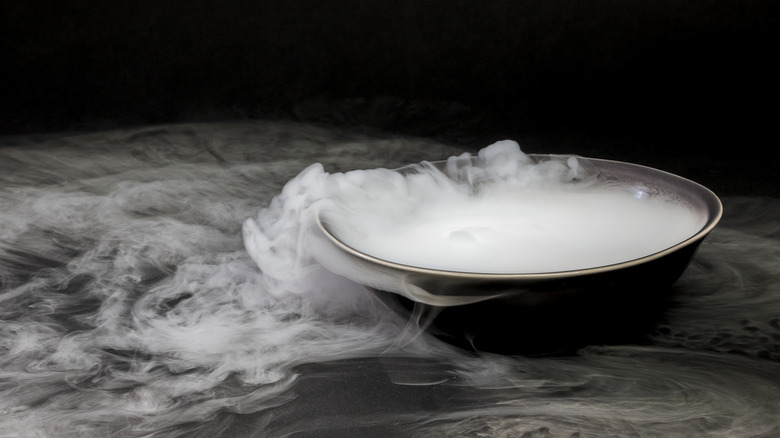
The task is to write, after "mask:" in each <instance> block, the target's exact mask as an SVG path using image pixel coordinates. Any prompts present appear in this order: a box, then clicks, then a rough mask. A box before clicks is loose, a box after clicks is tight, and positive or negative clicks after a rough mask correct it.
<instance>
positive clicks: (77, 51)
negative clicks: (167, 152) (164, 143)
mask: <svg viewBox="0 0 780 438" xmlns="http://www.w3.org/2000/svg"><path fill="white" fill-rule="evenodd" d="M778 5H780V2H777V1H776V0H756V1H733V0H709V1H706V0H702V1H680V0H658V1H637V0H625V1H606V0H597V1H589V2H581V1H574V0H537V1H529V0H520V1H491V2H478V1H443V0H433V1H410V0H399V1H393V2H367V1H362V2H361V1H355V0H340V1H334V0H321V1H315V0H306V1H278V0H277V1H268V0H254V1H249V0H240V1H221V2H216V1H186V2H185V1H179V0H171V1H165V2H98V1H90V0H87V1H79V2H54V1H43V2H23V1H18V0H16V1H13V2H12V3H11V4H10V5H6V6H4V8H3V9H4V11H3V14H2V15H0V17H2V18H1V20H2V22H0V28H1V29H2V30H0V32H2V49H1V50H2V62H3V66H2V72H0V75H2V78H1V80H0V84H1V85H0V86H1V87H2V88H0V92H1V93H2V99H0V102H1V103H0V134H6V135H8V134H29V133H40V132H55V131H57V132H59V131H64V130H74V129H107V128H114V127H120V126H136V125H142V124H158V123H172V122H189V121H213V120H235V119H254V118H281V119H295V120H302V121H306V122H314V123H330V124H337V125H342V126H345V125H348V126H352V127H356V126H357V127H362V128H364V129H375V130H377V131H380V130H381V131H384V132H390V133H398V134H407V135H425V136H432V137H437V138H441V139H446V140H448V141H458V142H463V143H466V144H469V145H470V146H473V147H479V146H484V145H485V144H486V143H487V142H488V141H492V140H496V139H501V138H507V137H511V138H516V139H518V140H521V143H523V142H524V143H525V144H529V143H530V145H531V147H530V148H531V149H533V150H530V151H529V152H572V153H582V154H583V155H585V154H587V155H592V156H593V155H598V156H603V157H606V158H615V159H631V160H634V161H638V162H642V163H645V164H649V165H656V166H665V168H668V169H669V170H671V171H683V170H684V171H685V174H686V176H690V177H693V178H697V179H699V180H702V182H704V183H706V184H710V185H715V186H717V187H716V188H717V189H718V190H721V191H725V192H726V193H731V192H740V191H750V192H751V193H758V194H778V190H777V188H776V187H777V186H778V184H775V181H774V169H773V167H774V163H775V162H776V160H777V158H778V156H780V155H779V154H778V153H777V151H776V147H775V144H776V143H777V142H776V140H775V138H774V129H775V127H776V125H777V116H778V111H777V109H776V108H777V102H778V97H780V96H779V94H780V93H778V87H777V78H778V77H780V75H779V74H778V73H780V69H779V68H778V67H777V66H776V61H777V53H778V51H777V48H778V45H777V42H778V41H780V39H779V38H778V24H779V23H778V21H779V20H778V17H780V13H778V12H780V11H779V10H780V6H778ZM525 149H528V148H527V147H525ZM680 163H685V168H684V169H683V168H682V164H680ZM719 175H724V176H728V177H729V178H728V179H729V183H728V184H725V183H724V184H721V185H720V186H719V184H718V181H719V180H720V179H719Z"/></svg>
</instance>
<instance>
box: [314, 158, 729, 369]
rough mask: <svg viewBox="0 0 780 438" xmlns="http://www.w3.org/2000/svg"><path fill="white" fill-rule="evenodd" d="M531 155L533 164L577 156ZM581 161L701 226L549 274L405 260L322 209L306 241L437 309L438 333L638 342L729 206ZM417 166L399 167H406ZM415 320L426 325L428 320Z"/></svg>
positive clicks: (394, 295)
mask: <svg viewBox="0 0 780 438" xmlns="http://www.w3.org/2000/svg"><path fill="white" fill-rule="evenodd" d="M528 157H529V158H530V159H531V160H532V161H533V162H534V163H545V162H555V161H558V162H565V161H567V160H569V159H570V157H568V156H559V155H542V154H530V155H528ZM469 160H471V161H472V163H473V164H479V161H480V159H479V158H476V157H473V158H469ZM577 160H578V161H579V162H580V165H581V166H587V168H588V169H589V172H590V173H591V174H592V175H593V181H592V182H593V184H594V187H619V188H620V190H623V191H628V192H631V193H633V194H634V195H635V198H636V199H638V200H639V201H640V202H642V200H643V199H647V200H648V201H647V202H650V199H658V198H659V197H660V198H664V199H670V200H674V202H675V203H677V204H679V205H684V206H685V208H687V209H689V210H690V212H691V214H692V215H693V216H694V217H695V218H696V220H697V225H696V228H695V229H693V230H692V231H691V232H690V233H689V235H686V236H685V237H684V238H682V239H680V240H679V241H678V242H676V243H673V244H671V245H668V246H665V247H664V248H662V249H660V250H657V251H653V252H652V253H649V254H645V255H642V256H639V257H631V258H629V259H626V260H618V261H614V262H610V263H608V264H604V265H594V266H590V265H588V264H587V263H584V264H583V265H582V266H579V267H577V268H575V269H547V270H545V271H543V272H527V271H524V272H504V271H502V272H498V273H496V272H478V270H469V269H457V270H449V269H440V268H430V267H428V266H421V265H411V264H406V263H399V262H398V261H393V260H388V259H387V258H382V257H378V256H376V255H374V254H371V253H369V252H367V251H366V250H365V249H362V248H360V247H359V246H360V245H356V244H355V243H351V244H347V243H346V240H345V239H344V238H343V237H342V236H340V235H339V232H338V227H337V226H336V225H337V222H338V221H339V217H338V216H336V217H333V216H328V215H324V214H318V215H317V220H316V225H315V226H314V228H313V229H312V230H311V231H310V233H308V234H309V237H310V238H309V241H308V243H307V245H308V246H309V249H310V251H311V253H312V255H313V256H314V258H315V259H316V260H317V261H318V262H319V263H320V264H322V265H323V266H324V267H325V268H327V269H329V270H331V271H332V272H335V273H337V274H339V275H343V276H345V277H347V278H349V279H351V280H353V281H356V282H358V283H360V284H363V285H364V286H366V287H368V288H370V289H371V290H372V291H374V292H375V293H377V294H378V295H379V296H381V297H382V298H383V299H385V300H388V301H392V302H398V303H400V305H401V306H402V307H403V308H409V309H411V308H415V307H416V308H417V312H416V315H431V319H432V320H434V319H435V320H434V324H433V326H432V327H431V328H430V329H431V330H432V331H433V332H434V333H435V334H438V335H439V336H441V337H443V338H446V339H448V340H451V341H453V342H454V343H456V344H458V345H462V346H465V347H468V348H472V349H477V350H500V351H511V352H521V353H534V354H536V353H539V354H543V353H544V354H546V353H554V352H561V351H570V350H571V349H572V348H578V347H579V346H581V345H584V344H589V343H594V342H597V343H616V342H617V343H619V342H627V341H636V340H637V337H636V336H637V335H638V336H639V337H640V338H641V337H642V335H643V334H646V333H647V330H648V329H649V328H651V327H652V324H653V323H654V321H656V320H657V318H658V317H659V316H660V315H661V314H662V312H663V311H664V309H665V308H666V306H667V305H668V295H669V292H670V290H671V289H670V286H672V285H673V284H674V283H675V282H676V280H677V279H678V278H679V277H680V276H681V275H682V273H683V272H684V271H685V269H686V267H687V266H688V264H689V263H690V261H691V259H692V257H693V256H694V254H695V252H696V249H697V248H698V246H699V245H700V244H701V242H702V241H703V240H704V238H705V237H706V236H707V234H708V233H709V232H710V231H711V230H712V229H713V228H714V227H715V226H716V225H717V223H718V221H719V220H720V218H721V215H722V212H723V207H722V204H721V202H720V200H719V199H718V197H717V196H716V195H715V194H714V193H713V192H712V191H710V190H709V189H707V188H706V187H704V186H702V185H700V184H698V183H695V182H693V181H690V180H688V179H685V178H683V177H680V176H677V175H674V174H671V173H668V172H664V171H661V170H658V169H654V168H650V167H646V166H642V165H638V164H632V163H626V162H619V161H611V160H604V159H595V158H584V157H577ZM430 165H431V166H433V167H435V168H436V169H438V170H440V171H442V172H443V173H444V174H445V175H447V176H448V177H451V178H458V177H459V176H458V175H454V174H453V173H455V172H457V169H455V168H454V167H453V166H452V163H451V162H449V165H448V161H439V162H432V163H430ZM416 169H417V167H414V166H411V167H404V168H400V169H396V171H397V172H399V173H401V174H407V173H413V172H415V171H416ZM658 222H659V223H657V224H655V226H657V227H658V229H659V230H663V229H665V228H668V227H669V225H670V224H669V223H666V221H665V220H663V218H661V219H660V220H659V221H658ZM518 271H523V270H518ZM421 309H425V310H421ZM434 315H435V318H433V316H434ZM414 323H415V324H417V325H418V326H427V323H426V322H425V321H415V322H414Z"/></svg>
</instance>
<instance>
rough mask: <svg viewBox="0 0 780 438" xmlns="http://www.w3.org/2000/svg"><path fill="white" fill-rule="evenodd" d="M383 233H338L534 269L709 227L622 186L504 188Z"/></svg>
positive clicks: (365, 247) (440, 256) (355, 229)
mask: <svg viewBox="0 0 780 438" xmlns="http://www.w3.org/2000/svg"><path fill="white" fill-rule="evenodd" d="M397 219H398V220H397V221H395V222H394V223H393V224H392V225H388V226H385V227H384V229H383V232H379V233H377V232H374V231H375V230H373V231H367V230H366V228H365V227H361V224H360V223H359V221H351V222H350V223H352V224H353V226H352V227H348V228H343V229H341V230H340V231H339V234H338V237H339V239H341V240H342V241H343V242H344V243H346V244H347V245H349V246H352V247H353V248H355V249H357V250H359V251H361V252H364V253H366V254H369V255H372V256H375V257H377V258H381V259H384V260H387V261H391V262H396V263H401V264H405V265H411V266H417V267H424V268H430V269H441V270H452V271H465V272H483V273H534V272H556V271H567V270H575V269H586V268H592V267H598V266H605V265H610V264H615V263H621V262H625V261H628V260H633V259H637V258H641V257H644V256H647V255H650V254H654V253H656V252H659V251H662V250H664V249H666V248H669V247H671V246H673V245H675V244H677V243H679V242H681V241H684V240H686V239H687V238H689V237H690V236H692V235H694V234H695V233H696V232H697V231H698V230H699V229H701V226H702V225H703V223H702V220H701V219H700V218H696V217H695V216H694V215H693V213H692V211H691V210H690V209H689V208H687V207H686V206H684V205H680V204H675V203H672V202H670V201H669V200H666V199H663V198H653V199H650V198H637V197H636V196H632V194H631V193H630V192H627V191H625V190H621V189H612V190H609V189H592V190H587V189H586V190H561V189H551V188H525V189H517V188H505V189H501V190H496V191H495V192H493V193H491V194H489V195H487V196H483V197H469V196H463V197H453V198H449V199H445V200H442V201H438V202H432V203H426V204H423V205H420V206H418V207H417V208H415V209H413V210H412V211H411V213H410V214H409V215H407V216H404V217H401V218H397Z"/></svg>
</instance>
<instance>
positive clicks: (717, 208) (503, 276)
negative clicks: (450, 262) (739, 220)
mask: <svg viewBox="0 0 780 438" xmlns="http://www.w3.org/2000/svg"><path fill="white" fill-rule="evenodd" d="M527 155H528V156H529V157H531V158H533V159H537V160H538V159H540V158H543V157H548V158H549V157H571V156H575V155H560V154H527ZM575 157H576V158H578V159H584V160H588V161H591V162H596V163H599V162H600V163H613V164H617V165H621V166H628V167H635V168H640V169H646V170H649V171H651V172H654V173H658V174H661V175H665V176H667V177H671V179H674V180H677V181H680V182H682V183H685V184H689V185H691V186H692V187H695V188H697V189H698V190H699V191H701V192H702V193H704V194H705V196H706V197H708V198H709V199H707V200H706V201H710V202H706V204H707V206H708V208H707V212H708V213H709V214H708V217H707V219H706V222H705V224H704V225H703V226H702V228H701V229H700V230H699V231H698V232H696V233H695V234H693V235H692V236H690V237H688V238H687V239H685V240H683V241H681V242H679V243H677V244H674V245H672V246H670V247H668V248H666V249H663V250H661V251H657V252H654V253H652V254H648V255H646V256H643V257H639V258H636V259H631V260H626V261H623V262H619V263H613V264H609V265H602V266H594V267H591V268H582V269H572V270H563V271H549V272H533V273H485V272H473V271H455V270H447V269H434V268H425V267H420V266H414V265H407V264H403V263H398V262H393V261H389V260H385V259H382V258H379V257H376V256H373V255H370V254H367V253H365V252H362V251H360V250H358V249H356V248H353V247H351V246H349V245H347V244H345V243H344V242H342V241H341V240H340V239H339V238H338V237H337V236H335V235H334V234H333V233H331V232H330V231H329V230H328V228H327V226H326V225H325V224H324V223H323V219H322V215H321V214H320V211H317V212H316V214H315V218H316V223H317V227H318V228H319V230H320V231H321V232H322V233H323V234H324V235H325V236H326V237H327V238H328V240H329V241H330V242H331V243H333V244H335V245H336V246H338V247H339V248H340V249H342V250H343V251H346V252H347V253H349V254H351V255H353V256H356V257H358V258H360V259H363V260H365V261H368V262H370V263H375V264H378V265H381V266H384V267H387V268H391V269H395V270H399V271H405V272H409V273H415V274H424V275H433V276H438V277H447V278H460V279H465V278H468V279H479V280H498V281H505V280H543V279H559V278H567V277H576V276H582V275H594V274H602V273H606V272H610V271H615V270H619V269H624V268H629V267H632V266H637V265H640V264H643V263H647V262H650V261H653V260H656V259H659V258H662V257H664V256H666V255H668V254H671V253H673V252H676V251H678V250H680V249H681V248H684V247H686V246H688V245H693V244H695V243H697V242H699V241H700V240H702V239H704V238H705V237H706V236H707V234H709V233H710V232H711V231H712V230H713V229H714V228H715V226H716V225H717V224H718V222H720V219H721V218H722V216H723V203H722V202H721V200H720V198H718V196H717V195H716V194H715V193H714V192H713V191H712V190H710V189H708V188H707V187H705V186H703V185H701V184H699V183H697V182H695V181H692V180H690V179H687V178H685V177H682V176H679V175H676V174H673V173H671V172H667V171H664V170H660V169H656V168H653V167H650V166H645V165H642V164H635V163H629V162H625V161H617V160H609V159H602V158H589V157H582V156H575ZM443 162H446V160H437V161H431V162H429V163H430V164H436V163H443ZM409 166H412V165H409ZM409 166H403V167H400V168H396V169H393V170H396V171H399V170H401V169H405V168H408V167H409ZM712 207H714V208H712ZM711 210H712V211H711Z"/></svg>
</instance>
